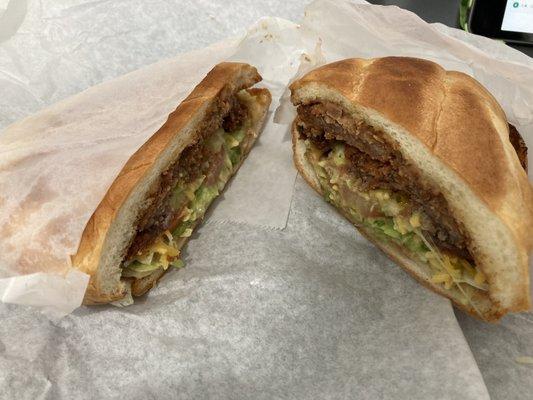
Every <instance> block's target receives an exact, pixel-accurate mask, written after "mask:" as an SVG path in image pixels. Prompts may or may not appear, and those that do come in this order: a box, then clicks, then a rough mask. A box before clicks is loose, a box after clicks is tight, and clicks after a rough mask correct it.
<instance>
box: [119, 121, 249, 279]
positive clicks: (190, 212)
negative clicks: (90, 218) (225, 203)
mask: <svg viewBox="0 0 533 400" xmlns="http://www.w3.org/2000/svg"><path fill="white" fill-rule="evenodd" d="M248 124H249V121H245V123H244V124H243V126H242V127H241V128H240V129H237V130H235V131H234V132H225V131H224V130H223V129H222V128H220V129H218V130H217V131H216V132H215V133H214V134H213V135H211V136H210V137H209V138H208V139H207V140H206V146H208V147H209V149H210V150H211V151H213V152H215V153H217V152H219V151H220V150H221V149H224V154H223V157H224V163H223V165H222V168H221V170H220V173H219V176H218V180H217V181H216V182H214V183H212V184H210V185H208V184H207V183H206V182H205V178H206V177H205V176H204V175H202V176H200V177H199V178H198V179H196V180H195V181H193V182H191V183H189V184H188V185H187V186H183V185H181V184H179V183H178V185H177V186H176V187H175V188H174V189H173V190H172V197H171V200H170V205H171V207H172V208H173V209H174V210H181V209H182V208H183V219H182V221H181V223H180V224H179V225H178V226H177V227H176V228H175V229H174V230H173V231H172V233H170V232H168V231H167V232H165V233H164V234H162V235H161V236H160V237H159V238H158V239H157V240H156V241H155V242H154V243H153V244H152V245H150V246H149V247H148V248H146V249H144V250H143V251H142V253H141V254H138V255H136V256H135V257H134V258H133V260H130V261H129V262H127V263H125V264H124V266H123V268H122V276H123V277H127V278H136V279H141V278H144V277H147V276H149V275H151V274H152V273H154V272H155V271H157V270H160V269H164V270H166V269H167V268H169V267H170V266H172V267H174V268H181V267H182V266H183V261H182V260H180V259H179V254H180V251H179V247H180V246H179V245H178V241H179V240H180V239H182V238H186V237H189V236H190V235H191V234H192V230H193V228H194V224H195V222H196V221H197V220H199V219H202V218H203V216H204V215H205V212H206V211H207V208H208V207H209V205H210V204H211V203H212V202H213V200H214V199H215V198H216V197H217V196H218V195H219V193H220V191H221V190H222V189H223V188H224V186H225V185H226V183H227V181H228V180H229V178H230V176H231V174H232V173H233V170H234V169H235V167H236V166H237V165H238V164H239V162H240V161H241V159H242V146H243V143H244V139H245V138H246V127H247V126H248Z"/></svg>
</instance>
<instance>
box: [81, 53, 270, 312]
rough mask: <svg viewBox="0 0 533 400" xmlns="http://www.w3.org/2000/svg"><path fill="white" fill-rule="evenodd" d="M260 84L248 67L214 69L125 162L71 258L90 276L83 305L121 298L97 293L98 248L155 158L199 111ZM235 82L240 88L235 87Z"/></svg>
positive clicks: (229, 65)
mask: <svg viewBox="0 0 533 400" xmlns="http://www.w3.org/2000/svg"><path fill="white" fill-rule="evenodd" d="M260 80H261V76H260V75H259V74H258V72H257V70H256V69H255V68H254V67H252V66H250V65H248V64H244V63H230V62H224V63H220V64H218V65H216V66H215V67H214V68H213V69H212V70H211V71H210V72H209V73H208V74H207V76H206V77H205V78H204V79H203V80H202V81H201V82H200V83H199V84H198V86H196V87H195V89H194V90H193V91H192V92H191V93H190V94H189V96H188V97H187V98H186V99H185V100H184V101H183V102H182V103H181V104H180V105H179V106H178V107H177V108H176V110H175V111H174V112H172V113H171V114H170V115H169V117H168V119H167V121H166V122H165V124H164V125H163V126H162V127H161V128H160V129H159V130H158V131H157V132H156V133H155V134H154V135H153V136H152V137H150V139H149V140H148V141H147V142H146V143H145V144H143V145H142V146H141V147H140V148H139V150H137V151H136V152H135V153H134V154H133V155H132V156H131V157H130V159H129V160H128V161H127V162H126V164H125V165H124V167H123V168H122V170H121V171H120V173H119V175H118V176H117V178H116V179H115V180H114V181H113V183H112V184H111V186H110V188H109V189H108V191H107V193H106V195H105V196H104V198H103V200H102V201H101V203H100V204H99V205H98V207H97V208H96V210H95V211H94V213H93V215H92V216H91V218H90V220H89V222H88V223H87V225H86V227H85V229H84V231H83V234H82V237H81V240H80V244H79V247H78V251H77V253H76V254H75V255H74V256H73V257H72V264H73V265H74V266H75V267H76V268H78V269H80V270H82V271H83V272H85V273H87V274H88V275H90V276H91V279H90V282H89V286H88V288H87V292H86V295H85V303H103V302H106V303H107V302H109V301H113V300H117V299H120V298H122V297H123V296H124V295H125V293H124V291H123V290H117V291H116V292H115V293H106V294H104V293H103V292H102V291H101V282H99V281H98V274H97V270H98V266H99V261H100V257H101V255H102V247H103V244H104V242H105V240H106V235H107V232H108V230H109V228H110V226H111V225H112V223H113V221H114V220H115V218H116V216H117V214H118V212H119V211H120V209H121V207H122V206H123V204H124V202H125V201H126V200H127V199H128V197H129V196H130V194H131V192H132V190H133V189H134V188H135V187H136V186H137V184H138V183H139V182H140V181H141V180H142V179H143V178H144V176H145V175H146V174H149V172H150V170H151V168H152V166H153V164H154V162H155V161H156V159H157V158H158V156H159V154H160V153H161V152H162V151H164V149H165V148H166V147H167V146H168V145H169V143H170V142H171V141H172V140H173V139H174V138H175V136H177V135H180V133H181V132H182V129H183V128H184V127H185V126H186V125H187V124H188V122H189V121H190V120H191V119H192V118H193V117H194V116H196V114H197V112H198V110H200V109H201V108H202V107H205V106H206V105H207V104H211V103H214V102H215V101H216V99H217V98H222V97H224V96H226V97H227V96H229V94H230V93H235V92H237V91H238V90H241V89H244V88H246V87H249V86H252V85H253V84H255V83H257V82H259V81H260ZM237 82H238V83H239V85H240V86H236V84H237Z"/></svg>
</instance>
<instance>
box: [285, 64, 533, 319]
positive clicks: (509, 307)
mask: <svg viewBox="0 0 533 400" xmlns="http://www.w3.org/2000/svg"><path fill="white" fill-rule="evenodd" d="M291 99H292V102H293V104H294V105H295V106H297V117H296V118H295V120H294V123H293V126H292V138H293V150H294V161H295V164H296V167H297V168H298V170H299V172H300V173H301V174H302V175H303V177H304V178H305V179H306V181H307V182H308V183H309V184H310V185H311V186H312V187H313V188H314V189H315V190H316V191H317V192H318V193H320V194H321V195H323V196H324V198H325V199H326V200H327V201H328V202H330V203H331V204H333V205H334V206H335V207H336V208H337V209H338V210H339V211H340V212H341V213H342V214H343V215H344V216H345V217H346V218H347V219H349V220H350V221H351V222H352V223H353V224H354V225H355V226H356V227H357V228H358V229H359V231H360V232H361V233H362V234H363V235H364V236H365V237H367V238H368V239H370V240H371V241H372V242H374V243H375V244H376V245H377V246H378V247H379V248H380V249H381V250H383V251H384V252H385V253H386V254H387V255H389V256H390V258H392V259H393V260H394V261H396V262H397V263H398V264H399V265H400V266H402V267H403V268H404V269H405V270H406V271H407V272H408V273H410V274H411V275H412V276H413V277H415V278H416V279H417V280H418V281H420V283H422V284H423V285H425V286H427V287H429V288H431V289H432V290H434V291H435V292H437V293H440V294H441V295H444V296H446V297H448V298H450V299H451V300H452V301H453V303H454V304H455V305H456V306H457V307H459V308H461V309H463V310H465V311H467V312H468V313H470V314H472V315H475V316H477V317H479V318H481V319H483V320H486V321H495V320H498V319H499V318H501V317H502V316H503V315H504V314H505V313H507V312H518V311H525V310H528V309H529V308H530V302H531V300H530V292H529V273H528V257H529V252H530V250H531V247H532V244H533V243H532V242H533V191H532V188H531V185H530V183H529V182H528V179H527V174H526V171H525V168H526V166H527V161H526V148H525V146H524V143H523V141H522V140H521V137H520V135H519V134H518V132H517V131H516V129H514V127H512V126H510V125H509V124H508V121H507V118H506V116H505V113H504V112H503V110H502V108H501V107H500V105H499V104H498V102H497V101H496V100H495V99H494V97H492V95H491V94H490V93H489V92H488V91H487V90H486V89H485V88H484V87H483V86H481V84H479V83H478V82H477V81H476V80H474V79H473V78H471V77H469V76H467V75H465V74H463V73H460V72H455V71H446V70H444V69H443V68H441V67H440V66H439V65H437V64H435V63H433V62H430V61H426V60H421V59H416V58H404V57H385V58H376V59H367V60H365V59H347V60H343V61H339V62H335V63H332V64H328V65H325V66H322V67H320V68H318V69H316V70H313V71H311V72H310V73H308V74H307V75H305V76H304V77H302V78H301V79H299V80H297V81H296V82H294V83H293V84H292V85H291Z"/></svg>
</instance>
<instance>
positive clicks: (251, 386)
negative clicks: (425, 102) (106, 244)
mask: <svg viewBox="0 0 533 400" xmlns="http://www.w3.org/2000/svg"><path fill="white" fill-rule="evenodd" d="M78 3H83V1H79V2H78ZM104 3H105V2H104ZM101 4H102V2H95V3H94V4H92V3H91V2H86V4H85V6H84V7H82V8H79V7H78V8H76V9H75V11H74V12H73V13H72V14H69V17H68V18H72V17H73V15H74V16H76V15H78V14H80V15H81V14H83V18H87V19H89V20H90V19H91V18H93V21H98V20H99V18H100V14H101V12H102V11H101V8H99V7H101ZM31 8H32V7H31V4H30V13H31V12H32V10H31ZM118 9H119V8H118V7H117V9H113V7H109V9H106V10H105V12H106V13H105V15H104V16H105V17H106V18H109V15H112V14H113V13H114V12H116V13H117V14H115V16H116V15H120V13H119V11H120V10H119V11H117V10H118ZM97 10H99V11H97ZM233 10H234V9H233ZM163 11H165V10H163ZM33 12H35V10H34V11H33ZM226 12H227V13H229V14H232V15H238V12H234V11H232V8H231V6H228V10H227V11H226ZM141 14H142V13H141ZM65 17H66V16H65ZM61 18H62V16H61V13H60V15H58V20H59V21H61ZM139 18H140V19H142V16H139ZM165 18H168V19H170V20H172V15H170V16H168V12H167V13H165V12H163V13H162V14H161V19H162V20H165ZM106 21H107V19H106ZM389 22H394V25H393V26H388V25H387V24H388V23H389ZM169 24H170V25H172V23H169ZM285 28H287V29H285ZM395 30H396V31H397V33H396V35H398V36H399V37H400V38H401V39H398V40H396V39H395V40H394V41H392V42H391V43H389V44H387V40H388V39H390V38H395V37H396V36H395V34H394V31H395ZM136 32H139V37H138V40H137V42H136V43H135V46H138V47H142V44H143V43H146V46H149V45H151V42H150V39H149V37H147V36H143V35H142V32H141V31H136ZM249 32H250V33H249V35H248V36H247V37H246V38H245V39H244V41H241V42H238V41H235V42H232V45H233V46H235V47H234V49H233V51H229V50H228V52H229V53H231V54H227V55H226V56H225V57H229V58H230V59H235V60H246V54H247V53H248V52H249V54H250V55H251V58H250V59H249V61H250V62H252V63H254V64H256V62H259V63H262V62H268V61H269V60H272V63H270V64H268V63H266V64H265V65H263V69H261V68H260V72H261V73H262V74H263V77H264V78H265V84H266V85H269V87H270V88H271V89H272V90H273V93H274V92H275V93H274V94H275V96H274V101H273V103H274V107H275V103H276V98H277V97H278V96H279V95H281V93H282V91H283V86H284V84H280V83H279V82H280V81H281V80H280V81H278V82H274V81H276V77H277V76H278V75H280V74H281V75H283V74H284V73H285V72H288V74H287V75H286V76H287V79H288V78H290V76H292V75H293V74H294V73H297V72H296V71H299V72H298V74H301V73H303V72H304V71H305V70H307V69H309V68H310V67H312V66H314V65H316V64H319V63H321V62H324V61H331V60H333V59H335V58H337V57H341V56H343V53H342V51H345V53H346V55H345V56H375V55H385V54H386V50H387V47H386V46H387V45H389V46H390V48H389V52H394V53H395V54H401V49H402V48H407V49H411V50H413V52H414V51H415V50H416V49H417V46H414V45H413V46H411V42H412V41H413V40H415V39H416V38H418V39H416V40H417V43H418V45H419V46H420V47H421V49H423V50H424V51H427V54H428V57H429V58H431V55H432V54H437V55H438V54H442V53H440V52H439V50H438V48H439V47H441V46H443V43H445V44H446V46H448V47H449V50H450V51H452V52H453V50H454V49H457V48H460V49H461V54H463V53H464V54H465V55H470V54H471V53H472V52H474V53H476V54H477V52H479V51H481V50H482V49H483V47H482V46H486V49H487V50H491V45H490V44H488V43H489V42H488V41H487V42H484V41H483V40H480V42H479V43H476V44H475V46H471V45H466V44H463V43H462V42H461V41H460V40H463V41H464V40H467V41H468V40H470V36H464V35H463V36H464V37H463V36H462V35H461V34H458V33H456V32H446V29H445V28H443V27H441V26H435V25H427V24H424V23H423V22H422V21H420V20H419V19H417V18H416V17H414V16H413V15H412V14H410V13H408V12H405V11H402V10H400V9H397V8H382V7H370V6H367V5H354V4H351V5H350V4H348V3H345V2H336V3H333V2H326V1H319V2H315V3H313V4H311V5H310V6H309V7H308V9H307V12H306V16H305V17H304V19H303V23H302V26H301V27H300V28H296V27H294V29H292V27H291V24H290V23H288V22H286V21H282V20H279V19H265V20H263V21H262V22H260V23H258V24H256V25H255V26H253V27H252V28H251V29H250V31H249ZM91 35H93V36H94V37H95V38H94V39H93V38H92V36H91V39H88V40H96V41H97V40H99V39H100V36H99V35H100V32H99V31H98V30H95V31H91ZM102 35H103V33H102ZM126 35H127V33H126ZM254 35H255V36H254ZM381 35H383V38H384V39H383V40H382V41H381V42H380V40H379V37H381ZM411 35H413V36H411ZM441 35H442V36H441ZM148 36H149V35H148ZM454 36H458V38H454ZM15 37H16V36H15ZM253 37H255V39H252V40H250V38H253ZM424 38H428V39H427V43H425V42H424ZM386 39H387V40H386ZM458 39H460V40H458ZM102 40H103V42H104V43H105V41H106V40H108V39H105V40H104V39H102ZM113 40H114V37H113ZM254 40H255V41H254ZM476 40H477V39H476ZM317 42H318V43H319V45H318V46H317ZM120 43H121V45H123V46H124V48H125V49H126V50H127V48H128V47H127V46H128V42H127V41H123V42H120ZM263 43H265V44H264V45H263ZM490 43H492V42H490ZM167 45H168V44H166V43H162V44H161V46H167ZM219 46H220V47H215V49H216V50H213V48H210V49H208V50H207V51H206V52H205V53H204V52H203V51H199V52H197V53H194V54H193V55H182V56H179V57H176V59H174V60H169V61H168V63H172V62H174V63H177V64H179V63H180V61H182V62H183V64H185V66H184V67H190V66H191V65H196V64H194V63H195V61H196V60H197V59H200V61H202V60H204V61H205V60H207V59H208V58H209V57H213V58H216V57H222V56H221V55H220V54H222V52H223V51H224V45H219ZM256 46H258V48H257V51H254V48H256ZM263 46H267V47H263ZM268 46H272V47H268ZM495 46H500V45H495ZM0 47H1V46H0ZM500 47H501V48H500V49H499V50H498V51H499V52H500V54H501V55H502V59H505V51H506V50H505V48H503V47H502V46H500ZM343 49H344V50H343ZM56 50H57V51H58V52H61V51H63V50H62V49H56ZM374 50H375V51H376V53H373V51H374ZM67 51H68V50H65V53H64V54H66V52H67ZM424 51H422V50H420V54H418V55H419V56H424V54H425V53H424ZM491 51H493V52H494V54H493V56H494V57H495V59H496V57H497V54H498V52H497V51H496V50H491ZM120 52H122V49H121V50H120V51H119V53H120ZM218 52H221V53H220V54H219V53H218ZM379 52H381V53H379ZM126 53H127V51H126ZM302 53H306V56H304V57H302ZM482 53H483V52H482ZM485 53H486V51H485ZM411 55H414V54H411ZM114 56H115V57H116V58H115V59H118V60H120V55H114ZM202 57H204V58H202ZM285 57H286V59H287V60H290V61H289V62H288V64H287V65H286V66H285V67H284V66H282V65H279V64H280V61H281V60H284V59H285ZM456 57H457V55H456V56H454V57H452V59H450V60H448V62H454V63H455V65H459V66H461V65H463V64H464V62H463V60H462V59H461V58H457V59H456ZM513 57H516V59H513V60H514V62H515V63H516V65H517V68H524V67H523V64H524V63H523V62H522V61H523V59H522V58H521V57H520V56H519V55H517V54H514V55H513ZM66 58H67V59H68V57H66ZM300 61H302V63H301V64H300ZM496 61H497V60H496ZM162 63H163V64H164V63H165V62H162ZM116 64H120V61H119V62H117V63H116ZM2 65H3V63H0V68H1V66H2ZM169 65H171V64H169ZM180 65H181V64H180ZM256 65H257V64H256ZM450 65H451V64H447V66H450ZM498 65H500V64H498ZM148 68H154V67H148ZM459 68H460V67H457V68H456V69H459ZM191 69H192V67H191ZM208 69H209V68H208V67H205V71H207V70H208ZM491 71H492V70H491ZM138 73H139V74H140V73H141V72H138ZM135 74H136V73H134V74H133V75H135ZM191 74H194V71H193V72H191ZM201 75H202V74H200V73H199V74H198V76H199V77H200V76H201ZM496 75H498V74H496ZM283 76H285V75H283ZM487 76H489V75H487ZM65 78H66V79H67V80H68V79H69V77H65ZM154 78H157V77H153V76H147V79H148V80H151V79H154ZM179 78H180V79H179V80H178V82H174V84H175V85H178V86H179V85H180V83H179V82H181V79H183V78H184V77H183V75H181V74H180V75H179ZM121 79H129V78H127V77H125V78H120V79H119V80H118V81H119V82H120V80H121ZM192 80H193V79H191V81H192ZM58 83H59V82H58ZM145 83H146V82H141V83H138V84H139V85H142V84H145ZM109 84H113V82H110V83H109ZM515 84H516V83H515V82H514V81H513V82H512V83H511V84H509V85H507V86H503V88H502V90H506V91H507V90H517V89H514V88H509V87H511V86H513V85H515ZM124 90H127V88H124ZM131 90H134V88H132V89H131ZM520 90H522V89H520ZM517 93H519V94H517V95H516V97H519V96H521V95H522V93H521V92H517ZM117 95H120V92H119V93H117ZM510 98H511V99H512V97H510ZM526 98H527V96H526ZM177 99H178V96H176V100H177ZM95 100H97V99H95ZM518 100H520V99H518ZM518 100H517V101H518ZM274 107H273V108H272V109H274ZM526 108H527V107H526ZM518 109H520V107H519V108H518ZM0 110H1V109H0ZM106 111H108V110H107V108H106V107H103V109H102V112H103V113H104V112H106ZM506 111H508V110H507V109H506ZM525 120H526V125H527V116H526V118H525ZM1 138H2V134H0V140H2V139H1ZM263 138H265V139H268V140H265V145H263V144H262V143H260V144H259V146H256V148H254V150H253V151H252V154H251V155H250V157H249V158H248V160H247V161H246V162H245V164H244V165H243V168H242V169H241V171H240V172H239V174H237V176H236V179H235V180H234V181H233V183H232V185H231V187H230V188H229V190H228V191H227V192H226V194H225V196H224V199H222V200H221V201H217V202H216V204H215V205H214V209H213V211H212V212H211V213H210V214H211V215H210V216H209V218H208V219H207V220H206V221H205V223H204V224H202V226H201V227H200V228H199V230H198V232H197V233H195V234H194V235H193V237H192V240H191V241H190V243H189V244H188V246H187V247H186V249H185V251H184V258H185V262H186V264H187V266H186V268H184V269H182V270H179V271H178V270H176V271H172V272H170V273H169V274H167V276H166V277H165V279H164V280H163V281H162V282H161V284H160V285H159V286H158V287H157V288H155V289H154V290H152V291H151V292H150V293H149V294H148V295H147V296H145V297H143V298H141V299H138V300H137V301H136V303H135V304H134V305H132V306H130V307H127V308H116V307H112V306H105V307H100V308H88V307H82V308H79V309H77V310H75V311H74V312H73V313H71V314H69V315H67V316H66V317H64V318H63V319H61V320H59V321H50V320H49V319H48V318H46V317H45V316H43V315H42V314H40V313H39V312H38V311H37V310H36V309H35V308H22V307H19V306H15V305H10V304H3V305H2V304H0V315H1V318H2V321H3V322H2V330H1V331H0V385H1V386H2V388H3V391H2V395H3V396H6V398H13V397H16V398H32V399H33V398H45V399H48V398H50V399H62V398H117V397H121V398H122V397H125V396H128V397H131V398H191V397H192V398H217V399H225V398H227V399H236V398H254V399H261V398H265V399H272V398H286V399H308V398H331V399H336V398H339V399H340V398H354V397H355V398H363V399H365V398H368V399H374V398H391V399H392V398H394V399H397V398H406V399H427V398H436V399H440V398H442V399H450V398H465V399H487V398H489V394H488V392H487V386H488V387H489V390H491V393H492V387H493V386H494V385H492V386H491V384H488V383H487V385H485V383H484V378H485V380H487V377H486V376H485V377H482V376H481V373H480V370H479V368H478V366H477V365H476V362H475V361H474V357H472V353H471V351H470V348H469V346H468V344H467V342H466V341H465V338H464V336H463V334H462V333H461V330H460V327H459V325H458V324H457V320H456V319H455V317H454V314H453V312H452V309H451V307H450V304H449V302H448V301H447V300H445V299H443V298H441V297H439V296H437V295H434V294H433V293H431V292H429V291H427V290H425V289H424V288H422V287H420V286H419V285H418V284H416V283H415V282H414V281H413V280H411V279H410V278H409V277H407V276H406V274H404V273H403V272H402V271H401V270H400V269H399V268H398V267H397V266H395V265H394V263H393V262H391V261H389V260H388V258H387V257H385V256H384V255H383V254H381V253H380V252H378V251H376V249H375V248H374V247H373V246H372V245H371V244H369V243H368V242H367V241H366V240H364V239H363V238H362V237H361V236H360V235H358V234H357V233H356V232H355V230H354V228H353V227H352V226H351V225H350V224H349V223H348V222H347V221H345V220H344V219H343V218H342V217H340V216H339V215H337V213H336V212H335V211H334V210H333V209H332V208H331V207H330V206H328V205H327V204H326V203H325V202H323V200H322V199H320V198H319V197H318V196H316V194H314V192H313V191H312V190H311V189H310V188H309V187H308V186H307V185H306V184H305V183H304V182H303V181H302V180H301V179H300V178H297V180H296V185H295V187H294V194H293V195H290V196H288V199H289V203H290V212H289V214H288V220H287V218H286V215H287V214H284V212H283V210H284V208H283V206H284V204H283V203H284V201H286V200H287V197H285V196H283V191H284V190H285V189H284V190H280V187H279V186H278V184H277V181H276V184H272V183H271V182H270V181H268V182H266V185H268V186H267V189H270V190H274V191H276V190H278V191H279V192H278V193H280V196H279V197H274V198H273V199H270V201H274V202H278V203H277V204H279V205H281V208H282V212H278V213H276V214H275V215H277V216H283V215H285V220H286V221H287V222H286V226H285V227H284V228H283V229H272V228H273V227H274V228H276V227H279V226H268V225H267V226H265V225H266V224H264V221H259V222H258V221H257V220H254V218H255V217H254V214H257V213H255V212H254V210H252V209H250V208H247V207H243V208H242V210H241V211H240V213H239V216H238V218H239V219H228V218H219V216H225V215H228V214H231V213H232V212H233V210H231V207H230V206H229V205H230V202H231V196H234V195H233V194H232V193H233V190H235V191H237V189H238V188H239V187H240V188H246V189H247V190H248V191H255V190H261V189H262V188H263V186H265V182H259V183H258V182H257V181H254V180H253V179H252V178H250V176H252V175H249V176H248V177H247V175H246V174H253V173H254V171H257V170H260V168H261V167H262V166H263V167H264V166H265V165H266V166H268V167H270V166H272V167H275V166H277V164H276V163H274V162H272V161H270V162H271V164H268V163H265V164H262V163H259V162H256V163H255V164H254V163H253V161H251V160H253V159H254V158H255V159H259V157H264V159H265V161H267V160H268V156H267V153H268V152H267V151H266V150H268V148H270V149H271V150H277V151H278V152H280V153H282V154H285V153H284V152H287V153H288V154H290V150H287V147H289V146H290V142H289V135H288V132H287V128H286V127H283V126H282V125H277V126H276V125H272V124H271V122H269V125H267V126H266V128H265V131H264V132H263V137H262V139H261V140H263ZM132 147H134V145H132ZM262 148H263V149H265V150H264V151H265V154H262V153H261V151H262V150H261V149H262ZM0 151H1V150H0ZM125 151H126V150H125ZM283 157H285V155H283ZM281 158H282V157H280V162H281ZM285 166H286V164H282V166H281V167H280V168H281V169H282V170H283V169H284V168H285ZM247 169H248V172H246V171H247ZM292 171H293V170H292ZM287 174H288V173H287ZM286 178H287V177H286V176H285V177H284V176H279V179H286ZM289 178H290V179H287V181H289V182H290V181H291V180H293V178H294V175H292V176H290V175H289ZM239 190H240V189H239ZM290 192H291V193H292V190H290ZM236 193H237V192H236ZM235 196H236V197H235V198H234V199H235V200H238V197H237V194H235ZM265 203H267V202H266V201H265ZM234 204H237V203H234ZM244 204H245V203H243V205H244ZM287 207H289V206H287ZM288 209H289V208H287V210H288ZM224 210H226V211H224ZM261 212H264V210H262V211H261ZM225 213H226V214H225ZM235 218H237V217H235ZM275 220H276V221H278V222H279V221H283V218H281V217H280V218H279V219H275ZM254 221H255V222H254ZM0 290H1V287H0ZM25 304H27V303H25ZM473 348H474V349H476V347H475V346H473ZM491 350H492V349H491ZM474 356H475V357H476V359H477V355H476V354H474ZM482 367H483V365H482ZM506 367H508V366H506ZM526 368H527V367H526ZM510 375H512V374H510ZM515 382H516V381H515ZM500 383H502V384H504V383H505V382H500ZM521 383H522V384H523V382H521ZM524 387H525V386H521V387H520V388H518V389H516V390H520V389H521V388H524ZM501 392H502V391H501ZM501 392H500V393H501ZM508 393H510V394H511V393H520V392H513V389H512V387H509V388H508ZM522 393H524V392H522ZM526 393H527V392H526ZM511 397H512V396H511ZM517 398H518V397H517Z"/></svg>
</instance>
